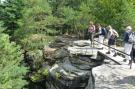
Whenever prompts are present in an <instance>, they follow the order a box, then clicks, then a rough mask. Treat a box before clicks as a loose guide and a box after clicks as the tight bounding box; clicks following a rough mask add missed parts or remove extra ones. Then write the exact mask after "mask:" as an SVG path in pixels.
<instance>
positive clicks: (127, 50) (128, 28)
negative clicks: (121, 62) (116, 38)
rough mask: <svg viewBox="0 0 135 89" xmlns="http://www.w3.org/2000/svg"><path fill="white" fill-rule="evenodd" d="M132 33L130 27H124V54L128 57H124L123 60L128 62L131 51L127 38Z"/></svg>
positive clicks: (130, 44)
mask: <svg viewBox="0 0 135 89" xmlns="http://www.w3.org/2000/svg"><path fill="white" fill-rule="evenodd" d="M131 32H132V27H131V26H127V27H126V30H125V33H124V43H125V44H124V52H125V53H126V54H128V55H125V58H126V59H127V60H129V61H131V57H130V54H131V51H132V46H133V45H132V43H131V42H129V36H130V34H131Z"/></svg>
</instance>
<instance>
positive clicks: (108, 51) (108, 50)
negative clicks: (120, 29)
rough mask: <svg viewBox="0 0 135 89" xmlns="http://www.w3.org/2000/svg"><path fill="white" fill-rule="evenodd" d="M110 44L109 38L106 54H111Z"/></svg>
mask: <svg viewBox="0 0 135 89" xmlns="http://www.w3.org/2000/svg"><path fill="white" fill-rule="evenodd" d="M110 46H111V39H109V40H108V52H106V54H110V50H111V48H110Z"/></svg>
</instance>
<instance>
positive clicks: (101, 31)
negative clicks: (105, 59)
mask: <svg viewBox="0 0 135 89" xmlns="http://www.w3.org/2000/svg"><path fill="white" fill-rule="evenodd" d="M87 32H88V36H89V39H90V41H91V46H93V45H94V36H95V35H98V47H99V48H100V49H103V48H104V45H103V44H104V40H107V43H108V52H106V53H107V54H110V53H111V52H114V55H113V56H114V57H116V56H117V52H116V50H111V47H113V48H114V49H116V39H117V38H118V37H119V34H118V32H117V31H116V30H115V29H114V28H113V27H112V26H111V25H109V26H107V27H106V28H105V27H103V26H101V24H97V25H96V26H95V25H94V23H93V22H92V21H90V23H89V27H88V31H87ZM131 33H132V27H131V26H127V27H126V28H125V33H124V39H123V41H124V52H125V53H126V54H128V55H125V59H127V60H129V61H131V56H130V54H131V51H132V46H133V45H132V42H129V36H130V34H131ZM125 61H126V60H125Z"/></svg>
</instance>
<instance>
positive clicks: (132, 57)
mask: <svg viewBox="0 0 135 89" xmlns="http://www.w3.org/2000/svg"><path fill="white" fill-rule="evenodd" d="M94 41H95V42H97V43H100V44H102V45H104V46H107V47H110V48H111V49H114V50H115V51H118V52H120V53H122V54H125V55H128V56H131V63H130V69H131V68H132V62H133V59H134V56H133V53H131V54H132V55H130V54H127V53H125V52H123V51H120V50H118V49H116V48H113V47H111V46H109V45H106V44H103V43H101V42H99V41H96V40H94ZM133 46H134V44H133ZM133 46H132V52H133Z"/></svg>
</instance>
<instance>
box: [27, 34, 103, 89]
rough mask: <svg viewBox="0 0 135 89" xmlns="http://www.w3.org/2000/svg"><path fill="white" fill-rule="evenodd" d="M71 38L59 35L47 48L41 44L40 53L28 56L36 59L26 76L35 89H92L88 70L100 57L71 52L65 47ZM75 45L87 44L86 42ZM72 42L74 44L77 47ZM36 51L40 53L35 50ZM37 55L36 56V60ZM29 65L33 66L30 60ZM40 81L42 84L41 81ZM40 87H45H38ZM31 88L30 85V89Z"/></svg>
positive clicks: (91, 76)
mask: <svg viewBox="0 0 135 89" xmlns="http://www.w3.org/2000/svg"><path fill="white" fill-rule="evenodd" d="M71 39H72V38H68V37H62V38H61V37H60V38H58V39H57V40H56V41H54V42H52V43H51V44H50V45H49V47H46V46H45V47H44V49H43V50H42V56H41V55H40V56H33V55H32V54H31V55H29V56H28V59H32V60H35V59H36V61H39V62H38V63H40V67H39V66H38V68H35V67H34V68H35V69H34V71H33V73H31V75H30V78H31V80H32V82H33V83H35V84H37V83H38V84H43V85H39V86H36V88H38V89H44V88H45V89H95V80H94V77H93V74H92V69H93V68H94V67H96V66H99V65H101V64H102V62H103V59H101V58H99V59H93V58H91V55H83V54H80V53H79V54H77V53H71V52H70V51H71V50H68V46H74V45H76V43H73V42H72V40H73V39H72V40H71ZM77 45H79V46H80V45H83V46H85V45H89V44H87V43H84V44H82V43H81V44H79V43H78V44H77ZM77 45H76V46H77ZM37 54H40V52H39V51H38V52H37ZM38 58H40V59H39V60H38ZM31 64H34V65H37V64H36V63H35V62H34V61H32V62H31ZM43 82H44V83H43ZM41 86H45V87H43V88H41ZM32 89H34V88H32Z"/></svg>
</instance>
